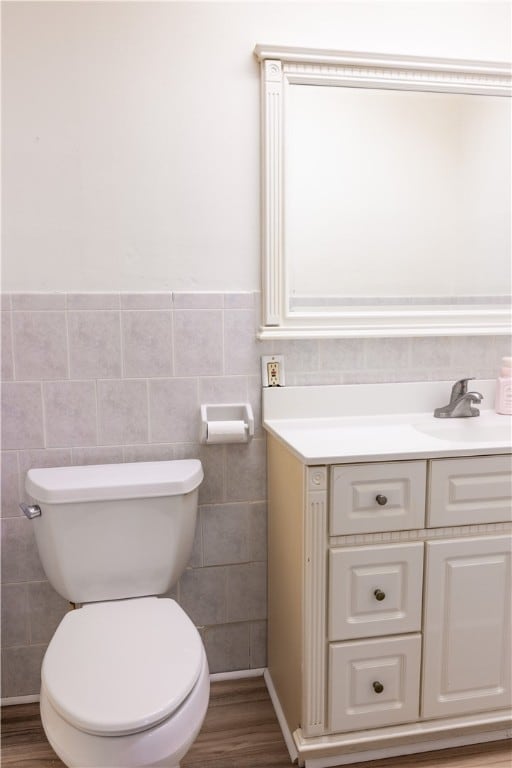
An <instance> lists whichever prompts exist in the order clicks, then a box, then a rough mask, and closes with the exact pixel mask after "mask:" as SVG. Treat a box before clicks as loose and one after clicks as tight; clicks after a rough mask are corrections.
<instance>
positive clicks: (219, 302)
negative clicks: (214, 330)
mask: <svg viewBox="0 0 512 768" xmlns="http://www.w3.org/2000/svg"><path fill="white" fill-rule="evenodd" d="M173 302H174V308H175V309H222V308H223V306H224V294H223V293H208V292H206V291H205V292H201V291H197V292H194V293H183V292H178V293H174V294H173Z"/></svg>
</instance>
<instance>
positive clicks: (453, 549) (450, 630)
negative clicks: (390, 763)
mask: <svg viewBox="0 0 512 768" xmlns="http://www.w3.org/2000/svg"><path fill="white" fill-rule="evenodd" d="M510 554H511V537H510V536H490V537H486V538H483V537H482V538H470V539H450V540H445V541H434V542H427V547H426V562H427V567H426V595H425V601H426V606H425V631H424V653H423V706H422V715H423V717H425V718H429V717H443V716H450V715H463V714H469V713H470V712H480V711H485V710H492V709H499V708H500V707H507V706H510V703H511V698H510V559H511V558H510Z"/></svg>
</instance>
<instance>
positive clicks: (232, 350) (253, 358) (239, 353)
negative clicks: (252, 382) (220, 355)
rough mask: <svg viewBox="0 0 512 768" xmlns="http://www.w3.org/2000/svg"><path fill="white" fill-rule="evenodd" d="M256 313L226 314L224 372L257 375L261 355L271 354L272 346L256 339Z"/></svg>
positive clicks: (229, 312)
mask: <svg viewBox="0 0 512 768" xmlns="http://www.w3.org/2000/svg"><path fill="white" fill-rule="evenodd" d="M256 326H257V323H256V313H255V312H254V310H250V309H229V310H226V311H225V312H224V372H225V373H226V374H248V375H256V374H259V373H260V371H261V360H260V358H261V355H266V354H271V351H270V350H271V345H270V344H269V343H268V342H261V341H258V340H257V339H256Z"/></svg>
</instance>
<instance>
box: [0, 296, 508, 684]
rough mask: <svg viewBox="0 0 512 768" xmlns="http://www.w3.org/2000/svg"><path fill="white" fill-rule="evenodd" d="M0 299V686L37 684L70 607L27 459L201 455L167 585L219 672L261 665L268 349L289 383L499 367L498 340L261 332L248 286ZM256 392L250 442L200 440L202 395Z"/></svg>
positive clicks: (243, 397)
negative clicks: (38, 540) (263, 367)
mask: <svg viewBox="0 0 512 768" xmlns="http://www.w3.org/2000/svg"><path fill="white" fill-rule="evenodd" d="M2 298H3V304H2V380H3V386H2V510H1V511H2V517H3V520H2V551H3V557H2V583H3V586H2V589H3V595H2V597H3V600H2V662H3V688H2V696H3V697H17V696H28V695H32V694H36V693H37V692H38V689H39V671H40V665H41V659H42V656H43V654H44V651H45V648H46V645H47V643H48V641H49V639H50V637H51V635H52V634H53V632H54V630H55V627H56V626H57V624H58V622H59V621H60V619H61V617H62V616H63V614H64V612H65V611H66V610H68V605H67V603H66V602H65V601H64V600H62V599H61V598H60V597H59V596H58V595H57V594H56V593H55V592H54V591H53V589H52V588H51V587H50V586H49V584H48V582H47V581H46V579H45V575H44V573H43V571H42V569H41V565H40V563H39V559H38V555H37V551H36V548H35V543H34V539H33V533H32V528H31V524H30V522H29V521H28V520H26V519H25V517H24V516H23V515H22V514H21V512H20V510H19V507H18V503H19V501H20V500H22V499H23V498H24V493H23V480H24V475H25V473H26V471H27V470H28V469H29V468H31V467H36V466H39V467H42V466H62V465H70V464H87V463H88V464H91V463H108V462H121V461H144V460H153V459H156V460H158V459H173V458H189V457H197V458H200V459H201V461H202V463H203V467H204V471H205V480H204V482H203V484H202V486H201V489H200V510H199V524H198V526H197V535H196V540H195V545H194V550H193V554H192V557H191V560H190V563H189V566H188V568H187V570H186V571H185V573H184V574H183V576H182V577H181V579H180V581H179V583H178V584H177V585H176V587H175V588H174V589H173V591H172V595H173V596H174V597H176V598H177V599H178V601H179V602H180V604H181V605H182V606H183V608H184V609H185V610H186V611H187V612H188V613H189V615H190V616H191V617H192V619H193V620H194V622H195V623H196V624H197V626H198V627H199V628H200V631H201V633H202V635H203V638H204V642H205V645H206V649H207V653H208V659H209V663H210V669H211V671H212V672H219V671H230V670H236V669H249V668H251V667H252V668H255V667H261V666H264V665H265V661H266V659H265V643H266V473H265V438H264V433H263V432H262V429H261V414H260V355H262V354H269V353H276V354H277V353H279V354H284V355H285V366H286V375H287V383H288V384H303V385H308V384H315V383H320V384H331V383H357V382H379V381H408V380H422V379H447V380H452V379H455V378H457V377H459V376H462V375H475V376H477V377H484V378H492V377H494V376H495V375H496V371H497V367H498V362H499V359H500V357H501V356H502V355H505V354H508V349H509V340H508V339H507V338H504V337H457V338H455V337H454V338H421V339H381V340H378V339H367V340H328V341H315V340H312V341H288V342H282V343H281V342H264V343H263V342H258V341H256V338H255V329H256V327H257V325H258V306H259V297H258V294H255V293H159V294H153V293H144V294H119V293H108V294H75V293H70V294H52V293H47V294H12V295H7V294H6V295H4V296H3V297H2ZM233 401H249V402H251V404H252V406H253V409H254V412H255V418H256V434H255V437H254V439H253V440H252V442H251V443H250V444H248V445H217V446H201V445H199V443H198V433H199V405H200V403H203V402H213V403H215V402H218V403H221V402H233Z"/></svg>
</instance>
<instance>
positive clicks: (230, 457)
mask: <svg viewBox="0 0 512 768" xmlns="http://www.w3.org/2000/svg"><path fill="white" fill-rule="evenodd" d="M225 449H226V500H227V501H259V500H262V499H265V498H266V495H267V489H266V483H267V456H266V441H265V440H260V439H254V440H251V441H250V442H249V443H246V444H244V445H239V444H234V445H226V446H225Z"/></svg>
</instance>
